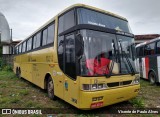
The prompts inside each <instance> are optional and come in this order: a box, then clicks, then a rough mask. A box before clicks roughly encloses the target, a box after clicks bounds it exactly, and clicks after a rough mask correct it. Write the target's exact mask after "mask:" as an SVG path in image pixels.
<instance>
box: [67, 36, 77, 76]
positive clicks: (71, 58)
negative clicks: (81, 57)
mask: <svg viewBox="0 0 160 117" xmlns="http://www.w3.org/2000/svg"><path fill="white" fill-rule="evenodd" d="M65 73H66V74H67V75H69V76H70V77H71V78H73V79H76V64H75V36H74V34H71V35H68V36H65Z"/></svg>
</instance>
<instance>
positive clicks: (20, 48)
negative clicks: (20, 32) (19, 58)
mask: <svg viewBox="0 0 160 117" xmlns="http://www.w3.org/2000/svg"><path fill="white" fill-rule="evenodd" d="M21 52H22V44H21V45H19V52H18V53H21Z"/></svg>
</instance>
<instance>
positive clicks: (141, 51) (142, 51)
mask: <svg viewBox="0 0 160 117" xmlns="http://www.w3.org/2000/svg"><path fill="white" fill-rule="evenodd" d="M143 53H144V47H140V48H139V54H138V55H139V56H143Z"/></svg>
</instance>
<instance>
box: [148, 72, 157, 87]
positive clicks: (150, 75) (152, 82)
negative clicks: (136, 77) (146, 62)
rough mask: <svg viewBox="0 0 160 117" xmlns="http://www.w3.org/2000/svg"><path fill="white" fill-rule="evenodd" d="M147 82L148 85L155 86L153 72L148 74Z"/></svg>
mask: <svg viewBox="0 0 160 117" xmlns="http://www.w3.org/2000/svg"><path fill="white" fill-rule="evenodd" d="M149 81H150V84H152V85H155V84H156V75H155V73H154V72H150V73H149Z"/></svg>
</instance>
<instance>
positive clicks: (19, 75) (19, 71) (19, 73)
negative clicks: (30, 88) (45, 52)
mask: <svg viewBox="0 0 160 117" xmlns="http://www.w3.org/2000/svg"><path fill="white" fill-rule="evenodd" d="M18 78H21V69H20V68H19V70H18Z"/></svg>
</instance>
